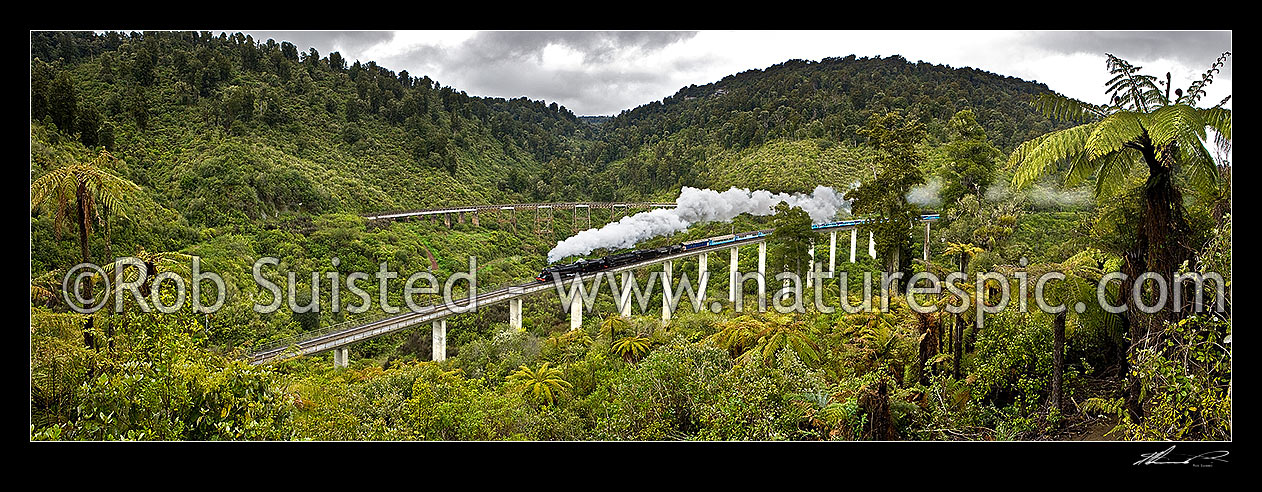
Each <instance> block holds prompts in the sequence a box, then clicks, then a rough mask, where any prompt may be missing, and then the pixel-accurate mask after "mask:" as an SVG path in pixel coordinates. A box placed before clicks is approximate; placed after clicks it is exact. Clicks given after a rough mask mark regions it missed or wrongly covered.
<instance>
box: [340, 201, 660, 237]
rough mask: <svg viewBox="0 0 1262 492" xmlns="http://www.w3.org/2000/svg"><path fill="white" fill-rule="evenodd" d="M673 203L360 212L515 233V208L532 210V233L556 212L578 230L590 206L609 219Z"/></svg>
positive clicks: (546, 229) (588, 220)
mask: <svg viewBox="0 0 1262 492" xmlns="http://www.w3.org/2000/svg"><path fill="white" fill-rule="evenodd" d="M675 206H676V205H675V204H674V203H657V202H555V203H514V204H508V205H469V206H463V207H441V208H430V209H424V210H407V211H398V212H381V213H375V214H369V215H363V216H362V217H364V218H365V219H368V221H370V222H374V221H386V222H389V221H395V220H435V221H437V220H442V221H443V224H445V225H446V226H447V227H451V224H452V223H453V221H452V219H455V221H454V222H455V223H457V224H463V223H464V222H465V219H466V218H467V219H468V220H469V222H470V223H472V224H473V225H474V226H480V225H481V220H480V219H481V218H483V217H486V216H490V217H489V218H493V219H494V220H496V221H497V222H499V223H501V224H507V225H508V226H509V227H511V229H512V231H513V232H514V233H516V232H517V216H518V211H522V212H525V213H531V212H533V213H531V217H530V218H533V219H534V226H535V233H536V234H543V233H551V232H553V225H552V224H553V221H554V219H555V211H557V210H569V211H571V213H572V215H571V217H572V220H571V221H570V232H578V231H580V230H584V229H590V228H591V227H592V209H596V210H608V211H609V222H613V221H614V220H616V219H617V218H618V217H621V216H625V215H630V214H631V212H633V211H635V210H651V209H654V208H674V207H675Z"/></svg>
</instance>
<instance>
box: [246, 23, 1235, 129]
mask: <svg viewBox="0 0 1262 492" xmlns="http://www.w3.org/2000/svg"><path fill="white" fill-rule="evenodd" d="M246 32H247V33H248V34H251V35H252V36H254V38H255V39H256V40H258V41H266V40H267V39H268V38H273V39H276V40H277V41H278V42H279V41H290V42H292V43H294V44H295V45H297V46H298V48H299V49H300V50H302V51H306V50H307V49H308V48H310V47H314V48H316V49H317V50H319V52H320V54H321V56H327V55H328V53H329V52H331V51H340V52H341V53H342V55H343V56H344V57H345V58H346V59H347V60H348V63H353V62H354V61H355V60H359V61H361V62H368V61H371V60H375V61H376V62H377V64H378V65H380V66H382V67H385V68H388V69H390V70H394V71H395V72H398V71H401V70H407V71H408V72H409V73H411V74H412V75H414V76H417V77H419V76H421V75H428V76H429V77H430V78H431V79H434V80H437V81H438V82H440V83H442V84H443V85H448V86H451V87H453V88H455V89H456V90H461V91H465V92H467V93H468V94H470V95H475V96H494V97H505V98H513V97H520V96H526V97H528V98H530V99H544V100H546V101H548V102H554V101H555V102H557V103H558V104H561V105H563V106H565V107H567V108H569V109H570V110H571V111H573V112H574V113H575V114H578V115H611V114H617V113H618V112H620V111H622V110H624V109H631V108H634V107H636V106H639V105H641V104H645V103H648V102H652V101H655V100H661V99H662V98H664V97H667V96H670V95H672V94H674V93H675V92H676V91H678V90H679V89H680V88H681V87H685V86H688V85H690V84H697V85H702V84H707V83H710V82H715V81H718V80H719V79H721V78H723V77H724V76H727V75H730V74H734V73H738V72H742V71H745V70H749V69H755V68H757V69H762V68H766V67H768V66H771V65H775V64H777V63H780V62H783V61H786V60H790V59H794V58H799V59H806V60H820V59H823V58H827V57H844V56H847V55H851V54H854V55H857V56H860V57H863V56H890V55H895V54H897V55H902V56H903V57H905V58H907V59H908V60H910V61H913V62H915V61H925V62H929V63H935V64H943V65H949V66H952V67H974V68H978V69H982V70H986V71H990V72H994V73H998V74H1002V75H1011V76H1014V77H1020V78H1023V79H1026V80H1034V81H1038V82H1042V83H1045V84H1047V85H1048V86H1049V87H1051V88H1052V89H1053V90H1055V91H1058V92H1061V93H1064V94H1065V95H1068V96H1070V97H1074V98H1078V99H1082V100H1085V101H1088V102H1092V103H1104V102H1106V100H1105V96H1104V94H1103V92H1104V83H1105V82H1106V81H1108V78H1109V76H1108V71H1107V69H1106V67H1105V56H1104V54H1105V53H1113V54H1114V55H1117V56H1120V57H1122V58H1124V59H1126V60H1128V61H1130V62H1131V63H1132V64H1134V65H1138V66H1142V67H1143V69H1144V70H1143V72H1144V73H1148V74H1152V75H1156V76H1158V77H1164V75H1165V73H1166V72H1167V71H1168V72H1170V73H1171V74H1172V76H1173V78H1174V86H1175V87H1176V88H1186V87H1187V86H1188V85H1189V84H1191V83H1192V81H1194V80H1197V79H1199V78H1200V76H1201V73H1203V72H1204V71H1205V70H1206V69H1207V68H1209V65H1210V64H1211V63H1213V62H1214V60H1215V59H1216V58H1217V57H1218V56H1219V54H1221V53H1222V52H1223V51H1230V50H1231V32H1229V31H1223V32H1130V31H1128V32H1028V31H980V32H975V31H943V32H939V31H700V32H661V31H654V32H627V31H619V32H588V31H569V32H533V31H532V32H502V31H498V32H485V31H484V32H476V31H347V32H329V31H246ZM1207 92H1208V95H1207V96H1205V98H1204V99H1203V100H1202V102H1203V103H1205V104H1204V105H1206V106H1212V105H1214V104H1217V103H1218V101H1220V100H1221V99H1222V98H1223V97H1225V96H1226V95H1228V94H1231V61H1230V59H1229V61H1228V62H1227V65H1226V67H1224V68H1223V71H1222V73H1221V74H1219V75H1218V76H1217V77H1216V78H1215V79H1214V83H1213V84H1212V85H1211V86H1210V87H1209V89H1208V91H1207ZM1228 106H1229V107H1230V103H1228Z"/></svg>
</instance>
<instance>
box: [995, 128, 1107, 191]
mask: <svg viewBox="0 0 1262 492" xmlns="http://www.w3.org/2000/svg"><path fill="white" fill-rule="evenodd" d="M1098 124H1099V123H1087V124H1084V125H1078V126H1075V127H1073V128H1068V129H1065V130H1061V131H1058V132H1052V133H1049V134H1047V135H1044V137H1043V138H1041V139H1039V142H1038V144H1037V145H1035V146H1034V147H1033V148H1032V149H1028V150H1023V151H1022V159H1021V161H1020V162H1019V163H1018V164H1017V166H1016V172H1015V173H1013V175H1012V185H1013V187H1014V188H1022V187H1024V186H1026V185H1028V184H1029V183H1031V182H1033V181H1034V180H1036V179H1038V178H1039V177H1040V176H1042V175H1043V173H1044V172H1046V171H1047V168H1049V167H1051V166H1052V164H1055V163H1056V162H1060V161H1062V160H1066V159H1071V158H1073V157H1074V156H1075V155H1077V154H1079V153H1082V151H1083V150H1084V148H1085V146H1086V143H1087V138H1088V137H1089V136H1090V135H1091V132H1092V131H1094V130H1095V127H1096V125H1098ZM1013 155H1014V157H1016V153H1015V152H1014V154H1013Z"/></svg>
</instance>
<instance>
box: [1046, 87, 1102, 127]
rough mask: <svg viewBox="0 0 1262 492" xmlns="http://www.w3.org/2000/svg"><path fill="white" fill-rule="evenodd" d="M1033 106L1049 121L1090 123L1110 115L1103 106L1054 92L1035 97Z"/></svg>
mask: <svg viewBox="0 0 1262 492" xmlns="http://www.w3.org/2000/svg"><path fill="white" fill-rule="evenodd" d="M1031 105H1033V106H1034V108H1035V109H1037V110H1038V111H1039V112H1042V113H1043V115H1045V116H1047V117H1048V118H1049V119H1053V120H1060V121H1069V122H1073V123H1090V122H1092V121H1096V120H1099V119H1100V118H1103V117H1105V116H1106V115H1107V114H1108V112H1107V110H1106V109H1105V108H1104V107H1103V106H1096V105H1094V104H1090V103H1086V102H1082V101H1079V100H1077V99H1072V98H1069V97H1065V96H1062V95H1060V94H1056V93H1053V92H1045V93H1042V94H1039V95H1038V96H1035V97H1034V101H1032V102H1031Z"/></svg>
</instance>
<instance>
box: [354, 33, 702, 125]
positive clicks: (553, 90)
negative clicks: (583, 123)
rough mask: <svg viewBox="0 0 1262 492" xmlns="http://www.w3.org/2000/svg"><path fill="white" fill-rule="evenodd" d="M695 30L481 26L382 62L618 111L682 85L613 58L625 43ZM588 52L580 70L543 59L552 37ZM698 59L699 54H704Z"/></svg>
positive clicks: (478, 91)
mask: <svg viewBox="0 0 1262 492" xmlns="http://www.w3.org/2000/svg"><path fill="white" fill-rule="evenodd" d="M695 35H696V33H694V32H481V33H477V34H476V35H474V36H473V37H471V38H469V39H468V40H466V41H464V42H462V43H460V44H459V45H457V46H451V47H441V48H440V47H434V46H420V47H417V48H415V49H412V50H410V51H409V52H407V53H405V54H401V55H398V56H394V57H391V58H390V59H389V60H379V61H378V62H379V63H380V64H381V65H382V66H385V67H389V68H391V69H395V70H398V69H402V68H409V69H410V70H409V71H410V72H415V73H416V74H417V75H420V74H421V73H422V72H423V70H421V69H420V68H421V67H429V69H428V70H424V71H425V72H428V71H429V70H432V71H433V72H434V73H427V75H430V76H431V78H434V79H436V80H439V81H440V82H441V83H444V84H447V85H452V86H453V87H456V88H457V89H459V90H464V91H466V92H468V93H469V94H473V95H484V96H493V97H506V98H513V97H521V96H526V97H528V98H531V99H543V100H547V101H557V102H558V103H559V104H562V105H564V106H566V107H568V108H570V109H571V110H572V111H574V112H575V113H577V114H581V115H590V114H615V113H617V112H619V111H621V110H623V109H627V108H631V107H635V106H638V105H640V104H643V103H645V102H646V101H651V100H654V99H660V98H662V97H665V96H666V95H669V94H672V93H674V91H676V90H678V87H677V86H676V84H675V83H674V82H673V81H671V80H669V77H664V76H663V74H662V73H660V72H659V71H657V70H649V69H648V68H647V67H646V68H639V67H636V66H634V65H630V66H628V65H623V64H618V63H615V62H616V59H617V57H618V56H617V55H618V54H619V53H622V52H625V50H640V51H653V50H659V49H662V48H664V47H666V46H668V45H670V44H671V43H675V42H679V41H683V40H686V39H689V38H691V37H693V36H695ZM552 44H556V45H562V46H566V47H568V48H570V49H573V50H575V51H577V52H579V53H581V54H582V56H583V63H584V68H583V69H581V70H555V69H545V68H542V67H540V65H539V62H540V61H541V60H542V57H543V50H544V48H546V47H547V46H548V45H552ZM698 63H700V61H698Z"/></svg>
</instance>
